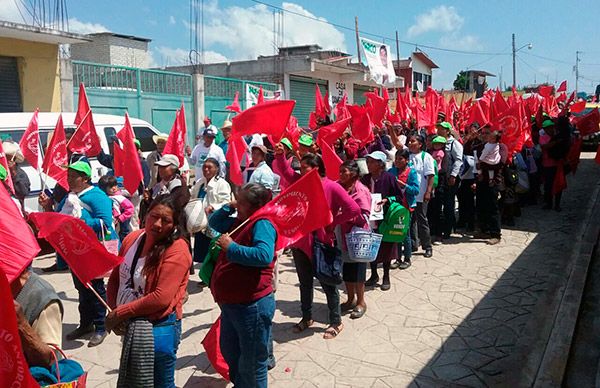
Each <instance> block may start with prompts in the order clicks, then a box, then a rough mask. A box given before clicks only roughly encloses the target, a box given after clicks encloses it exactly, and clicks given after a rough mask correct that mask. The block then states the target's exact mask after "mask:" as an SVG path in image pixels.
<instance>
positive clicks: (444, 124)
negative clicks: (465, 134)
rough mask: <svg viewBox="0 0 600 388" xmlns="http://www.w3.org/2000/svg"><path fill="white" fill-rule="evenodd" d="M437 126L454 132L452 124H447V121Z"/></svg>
mask: <svg viewBox="0 0 600 388" xmlns="http://www.w3.org/2000/svg"><path fill="white" fill-rule="evenodd" d="M436 125H437V126H438V127H442V128H444V129H447V130H449V131H451V130H452V124H450V123H449V122H447V121H442V122H441V123H437V124H436Z"/></svg>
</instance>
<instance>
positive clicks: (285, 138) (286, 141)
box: [280, 137, 294, 149]
mask: <svg viewBox="0 0 600 388" xmlns="http://www.w3.org/2000/svg"><path fill="white" fill-rule="evenodd" d="M280 143H281V144H283V145H284V146H286V147H287V148H289V149H293V148H294V147H292V142H290V141H289V140H288V139H287V137H284V138H283V139H281V142H280Z"/></svg>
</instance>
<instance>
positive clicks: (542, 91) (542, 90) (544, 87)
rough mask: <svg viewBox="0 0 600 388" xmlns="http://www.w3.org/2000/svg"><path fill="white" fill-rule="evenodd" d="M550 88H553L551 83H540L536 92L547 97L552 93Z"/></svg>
mask: <svg viewBox="0 0 600 388" xmlns="http://www.w3.org/2000/svg"><path fill="white" fill-rule="evenodd" d="M552 89H554V86H552V85H541V86H540V87H539V88H538V93H539V94H540V96H542V97H544V98H548V97H550V96H551V95H552Z"/></svg>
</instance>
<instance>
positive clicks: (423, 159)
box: [421, 151, 439, 189]
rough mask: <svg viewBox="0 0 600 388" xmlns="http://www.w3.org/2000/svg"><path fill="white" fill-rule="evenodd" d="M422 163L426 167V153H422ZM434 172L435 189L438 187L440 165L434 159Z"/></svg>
mask: <svg viewBox="0 0 600 388" xmlns="http://www.w3.org/2000/svg"><path fill="white" fill-rule="evenodd" d="M421 161H422V162H423V166H424V165H425V151H421ZM433 171H434V172H435V173H434V175H433V188H434V189H435V188H436V187H438V182H439V178H438V164H437V160H435V159H433Z"/></svg>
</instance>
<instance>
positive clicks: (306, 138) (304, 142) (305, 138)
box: [298, 134, 313, 147]
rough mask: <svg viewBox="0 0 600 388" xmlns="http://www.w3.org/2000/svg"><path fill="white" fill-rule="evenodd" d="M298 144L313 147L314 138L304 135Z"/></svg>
mask: <svg viewBox="0 0 600 388" xmlns="http://www.w3.org/2000/svg"><path fill="white" fill-rule="evenodd" d="M298 144H302V145H303V146H307V147H310V146H312V145H313V138H312V136H310V135H306V134H304V135H302V136H300V140H298Z"/></svg>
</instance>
